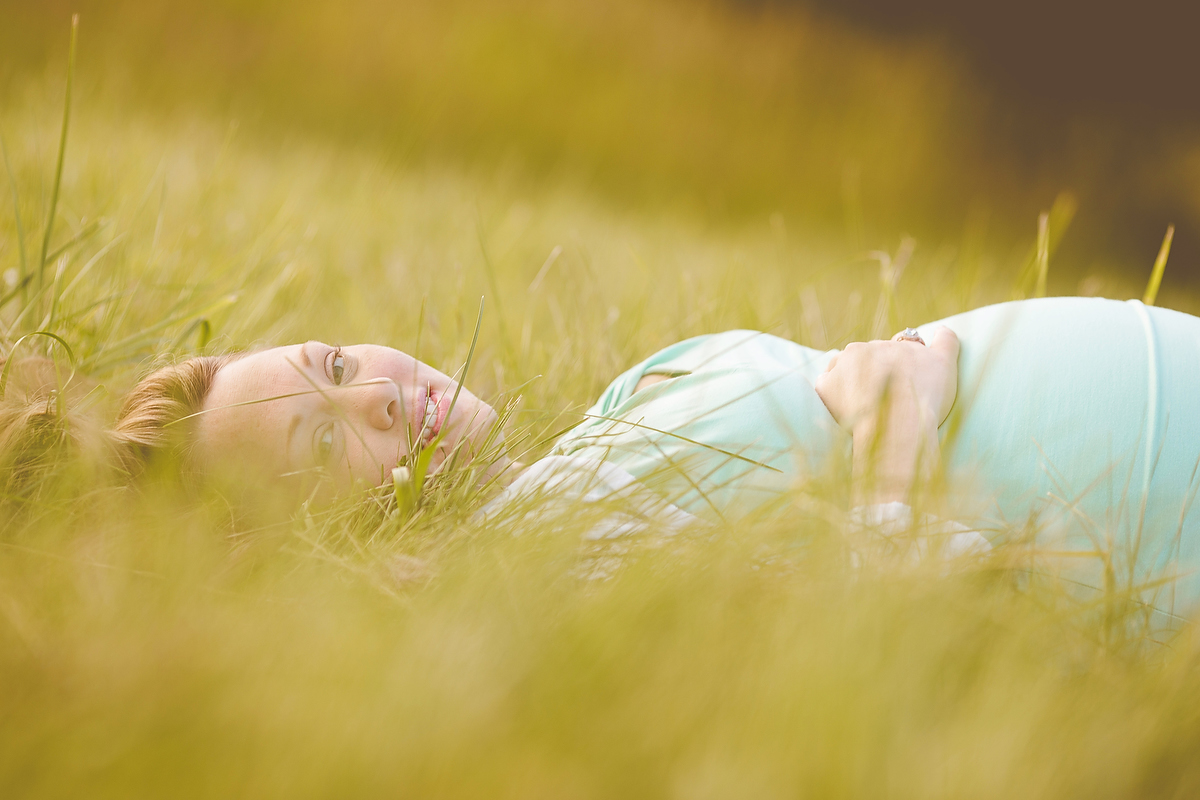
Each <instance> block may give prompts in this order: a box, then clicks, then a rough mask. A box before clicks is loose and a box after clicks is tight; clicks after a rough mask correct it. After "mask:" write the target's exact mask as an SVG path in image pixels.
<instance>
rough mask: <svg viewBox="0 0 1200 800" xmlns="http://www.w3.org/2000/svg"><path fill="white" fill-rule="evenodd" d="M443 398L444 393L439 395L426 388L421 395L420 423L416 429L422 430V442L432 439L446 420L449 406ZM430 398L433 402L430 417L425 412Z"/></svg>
mask: <svg viewBox="0 0 1200 800" xmlns="http://www.w3.org/2000/svg"><path fill="white" fill-rule="evenodd" d="M443 399H445V397H444V395H442V396H439V395H437V394H434V392H433V390H432V389H426V390H425V392H424V395H423V397H422V401H423V402H422V404H421V406H420V409H421V411H420V413H421V425H420V426H419V427H418V430H422V429H423V430H424V436H423V437H422V439H423V441H422V443H423V444H425V443H428V442H429V441H432V440H433V438H434V437H436V436H437V435H438V434H439V433H441V431H442V426H443V425H444V424H445V422H446V412H447V411H449V408H448V407H447V406H446V405H445V404H444V403H443V402H442V400H443ZM430 400H432V401H433V403H434V414H433V416H432V417H429V416H427V414H426V409H427V408H428V406H429V401H430Z"/></svg>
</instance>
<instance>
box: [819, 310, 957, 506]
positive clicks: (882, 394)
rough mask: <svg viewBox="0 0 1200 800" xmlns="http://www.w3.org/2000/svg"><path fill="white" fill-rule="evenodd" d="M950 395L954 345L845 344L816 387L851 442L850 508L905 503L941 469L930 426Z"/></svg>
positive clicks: (938, 341) (941, 336) (947, 337)
mask: <svg viewBox="0 0 1200 800" xmlns="http://www.w3.org/2000/svg"><path fill="white" fill-rule="evenodd" d="M957 388H958V337H957V336H955V334H954V332H953V331H951V330H949V329H948V328H939V329H938V331H937V332H936V333H935V334H934V335H933V337H932V338H931V339H930V342H929V344H928V346H927V345H925V344H923V343H920V342H915V341H874V342H856V343H854V344H850V345H848V346H847V347H846V349H845V350H843V351H842V352H841V353H839V354H838V355H836V356H835V357H834V358H833V359H832V360H831V361H830V362H829V366H828V368H827V370H826V372H825V373H824V374H823V375H821V376H820V377H819V378H818V379H817V381H816V389H817V394H818V395H819V396H820V397H821V400H822V401H823V402H824V403H825V406H826V408H828V409H829V413H830V414H832V415H833V418H834V419H836V420H837V421H838V424H840V425H841V426H842V427H843V428H845V429H846V430H848V431H849V432H850V434H851V436H852V437H853V458H854V489H853V494H854V496H853V498H852V503H853V504H854V505H871V504H875V503H889V502H895V501H899V502H904V503H911V502H912V499H913V497H914V495H915V494H918V493H919V491H920V489H921V488H922V487H923V486H924V485H925V484H926V483H927V482H928V479H929V478H930V477H931V476H932V475H934V474H935V473H936V472H937V470H938V469H939V467H940V466H941V454H940V452H939V449H938V435H937V429H938V426H939V425H940V424H941V423H942V421H943V420H945V419H946V416H947V415H948V414H949V413H950V408H951V406H952V405H953V404H954V396H955V394H956V393H957Z"/></svg>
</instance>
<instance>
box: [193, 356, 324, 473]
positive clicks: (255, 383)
mask: <svg viewBox="0 0 1200 800" xmlns="http://www.w3.org/2000/svg"><path fill="white" fill-rule="evenodd" d="M306 366H307V362H306V361H305V359H304V355H303V350H302V349H301V346H300V345H290V346H288V347H275V348H272V349H270V350H263V351H261V352H258V353H251V354H250V355H248V356H245V357H243V358H240V359H238V360H237V361H233V362H231V363H229V364H226V365H225V366H223V367H221V369H219V370H218V371H217V374H216V376H215V377H214V378H213V385H212V387H211V389H209V392H208V396H207V397H206V398H205V400H204V406H203V408H202V409H201V411H202V412H203V413H202V414H201V415H200V416H199V417H198V418H197V424H196V443H197V450H198V451H199V454H200V456H201V458H202V459H204V460H209V459H213V458H220V457H223V456H230V455H241V454H242V453H244V452H248V453H253V454H255V456H256V457H257V458H259V459H261V458H263V457H268V458H270V459H271V460H277V459H279V460H282V459H284V458H286V454H285V453H284V452H283V449H284V443H285V437H286V435H287V426H288V424H289V421H290V420H291V419H292V418H293V417H294V415H295V414H296V413H297V412H298V411H299V410H300V409H301V408H303V407H304V405H305V403H306V401H308V398H309V395H308V394H307V392H309V391H311V390H312V384H311V383H309V380H308V376H307V372H306ZM296 393H305V394H300V395H298V396H292V397H287V396H281V395H296Z"/></svg>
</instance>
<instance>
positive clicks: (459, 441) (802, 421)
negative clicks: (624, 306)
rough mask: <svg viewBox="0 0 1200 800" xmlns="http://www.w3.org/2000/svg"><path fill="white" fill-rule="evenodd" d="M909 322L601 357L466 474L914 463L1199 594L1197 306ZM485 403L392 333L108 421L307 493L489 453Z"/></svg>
mask: <svg viewBox="0 0 1200 800" xmlns="http://www.w3.org/2000/svg"><path fill="white" fill-rule="evenodd" d="M941 328H945V330H940V329H941ZM908 333H910V335H909V336H908V337H906V338H907V339H908V340H905V341H890V342H871V343H866V344H855V345H851V346H849V347H847V348H846V349H845V350H844V351H842V352H841V353H839V352H838V351H829V352H820V351H815V350H812V349H809V348H806V347H802V346H800V345H797V344H795V343H792V342H790V341H785V340H782V339H779V338H776V337H773V336H769V335H766V334H761V333H755V332H749V331H731V332H727V333H721V334H715V335H710V336H701V337H698V338H695V339H690V340H687V341H684V342H681V343H679V344H676V345H673V346H671V347H668V348H666V349H665V350H663V351H661V352H659V353H656V354H654V355H652V356H651V357H650V358H648V359H646V360H645V361H643V362H642V363H640V364H638V365H636V366H634V367H633V368H632V369H630V370H629V371H627V372H626V373H624V374H623V375H621V376H619V377H618V378H617V379H616V380H615V381H614V382H613V383H612V384H611V385H610V386H609V387H608V389H607V390H605V392H604V393H603V394H602V395H601V397H600V399H599V401H598V402H597V403H596V404H595V406H593V408H592V409H591V410H590V411H589V412H588V413H587V414H586V415H584V417H583V419H582V421H581V422H580V423H579V424H578V425H576V426H575V427H574V428H572V429H571V430H569V431H568V432H567V433H565V435H563V436H561V438H559V440H558V441H557V443H556V444H555V445H554V447H553V449H552V451H551V453H550V454H549V455H548V456H547V457H545V458H543V459H540V460H539V461H536V462H534V463H533V464H531V465H529V466H528V467H525V468H522V467H520V466H519V465H514V464H510V463H508V462H507V460H506V459H505V458H504V457H503V456H502V455H500V456H498V457H497V456H492V457H491V458H492V463H491V465H490V467H489V470H488V473H487V475H488V476H489V477H490V478H495V479H498V481H499V482H502V483H506V484H509V485H508V487H507V488H506V489H505V490H504V491H503V492H502V493H501V495H500V497H499V498H498V499H496V500H493V501H492V502H491V503H490V504H489V506H488V513H497V512H498V511H500V510H503V509H504V508H505V507H509V506H515V505H516V504H517V501H518V500H521V499H524V500H526V501H528V500H530V499H531V498H533V499H535V500H536V499H542V500H545V501H547V502H549V500H550V499H551V496H558V497H560V498H561V496H563V495H569V496H571V497H573V498H575V499H578V500H596V499H599V498H609V499H611V498H613V497H618V496H625V497H626V499H627V500H629V502H630V503H631V504H632V505H633V506H634V511H633V512H632V513H631V515H629V516H628V517H627V518H626V522H628V521H629V520H644V519H645V518H646V517H647V516H653V517H656V518H657V519H658V520H660V521H662V522H663V524H668V525H672V526H680V525H687V524H691V523H693V522H696V521H697V520H708V521H718V520H727V519H731V518H739V517H743V516H746V515H748V514H751V513H757V512H761V511H763V510H764V509H767V508H770V507H772V506H773V505H774V506H778V505H785V504H786V503H787V502H790V498H794V497H795V496H796V492H797V490H798V489H803V487H805V486H810V487H811V486H813V485H814V484H815V483H817V482H819V481H820V480H822V479H823V476H827V475H829V474H831V469H832V468H833V467H836V465H838V464H852V465H853V471H854V473H855V488H854V490H853V491H854V499H853V502H852V505H859V506H871V505H873V504H874V505H875V510H874V511H872V512H871V513H872V514H875V515H876V516H879V513H878V512H879V508H885V509H886V508H890V509H891V511H889V512H888V513H892V512H895V510H896V509H897V508H900V507H899V505H898V502H901V501H902V502H908V501H909V500H910V499H911V498H913V497H914V496H919V495H920V494H921V493H922V491H923V489H922V487H924V486H925V485H926V484H927V483H928V481H929V480H930V479H932V478H935V477H936V478H937V479H938V487H939V492H938V496H939V497H940V498H941V500H940V502H941V506H940V508H939V510H940V513H942V514H945V515H949V516H951V517H952V518H954V519H959V520H967V521H970V522H971V524H972V525H973V526H974V527H975V528H976V529H977V530H979V531H981V532H983V534H984V535H986V537H987V538H988V539H989V540H991V541H992V542H993V543H997V542H1004V541H1009V540H1011V539H1012V538H1013V537H1014V535H1018V534H1020V535H1033V534H1034V533H1036V539H1037V544H1038V546H1039V549H1040V550H1041V551H1042V552H1043V553H1045V554H1050V555H1054V556H1060V557H1062V558H1064V559H1067V560H1069V561H1071V562H1073V563H1076V564H1077V565H1078V567H1079V568H1078V569H1076V570H1075V571H1074V572H1073V575H1075V576H1077V578H1078V579H1079V580H1082V581H1083V582H1084V583H1087V584H1089V585H1091V586H1093V587H1098V588H1105V589H1108V590H1109V591H1110V593H1111V592H1112V591H1114V590H1123V591H1127V592H1129V593H1130V595H1131V596H1136V597H1139V598H1141V599H1144V600H1148V601H1152V602H1153V603H1154V604H1155V605H1156V606H1157V607H1158V608H1159V609H1166V610H1167V611H1170V610H1172V609H1175V608H1181V609H1187V608H1191V607H1192V606H1193V605H1194V604H1195V602H1196V601H1197V600H1198V599H1200V579H1197V578H1196V577H1195V576H1192V575H1191V574H1190V570H1192V569H1193V568H1194V566H1195V565H1196V564H1197V563H1200V515H1198V514H1196V513H1193V512H1192V508H1191V502H1192V499H1193V497H1194V495H1195V492H1196V488H1197V466H1198V465H1200V370H1198V368H1200V319H1198V318H1196V317H1192V316H1190V315H1187V314H1182V313H1178V312H1174V311H1169V310H1164V309H1158V308H1153V307H1146V306H1144V305H1142V304H1141V303H1138V302H1137V301H1130V302H1128V303H1122V302H1117V301H1111V300H1103V299H1085V298H1051V299H1042V300H1027V301H1019V302H1013V303H1005V304H1000V305H996V306H989V307H986V308H981V309H977V310H975V311H970V312H967V313H964V314H960V315H957V316H954V317H950V318H948V319H945V320H942V321H941V322H937V323H932V324H931V325H928V326H923V327H922V328H921V329H920V330H919V331H915V332H913V331H910V332H908ZM922 337H923V338H922ZM925 341H928V345H926V344H925ZM960 342H961V355H960V354H959V343H960ZM956 395H957V397H956ZM496 419H497V417H496V414H495V412H494V411H493V410H492V409H491V408H490V407H489V406H488V405H487V404H485V403H483V402H482V401H480V400H479V399H478V398H476V397H475V396H474V395H472V394H471V393H470V392H468V391H467V390H465V389H462V388H461V387H460V386H458V385H457V384H456V383H455V382H454V381H453V380H452V379H451V378H450V377H448V376H447V375H445V374H443V373H441V372H439V371H437V370H435V369H433V368H431V367H429V366H427V365H425V364H421V363H419V362H417V361H415V360H413V359H412V358H410V357H408V356H406V355H404V354H403V353H400V352H398V351H395V350H392V349H390V348H386V347H379V346H375V345H358V346H353V347H334V346H330V345H326V344H321V343H317V342H309V343H306V344H303V345H291V346H287V347H279V348H274V349H271V350H265V351H261V352H256V353H250V354H238V355H230V356H219V357H202V358H195V359H191V360H189V361H185V362H182V363H180V364H178V365H175V366H171V367H168V368H166V369H163V370H160V371H158V372H156V373H154V374H152V375H150V376H149V377H147V378H146V379H145V380H144V381H143V382H142V383H141V384H140V385H139V386H138V387H137V388H135V390H134V391H133V392H132V393H131V395H130V396H129V398H128V400H127V402H126V404H125V407H124V410H123V411H122V414H121V417H120V420H119V422H118V425H117V428H116V435H117V437H118V439H119V440H120V441H122V442H124V443H126V445H128V446H129V447H130V448H132V452H135V453H136V454H137V455H136V457H137V458H138V459H140V460H142V461H144V462H145V461H149V462H153V461H154V460H155V459H156V458H157V457H158V456H159V455H161V454H163V453H166V452H176V453H177V454H179V455H180V456H181V457H183V458H184V460H185V462H186V463H187V464H188V465H189V467H190V468H191V469H194V470H197V471H200V472H213V471H222V472H224V473H226V474H236V475H238V476H239V477H238V479H239V481H245V482H250V483H261V482H262V477H263V476H267V475H280V476H285V477H284V480H288V481H292V482H295V483H297V484H298V485H304V486H305V490H306V491H307V490H309V489H311V484H306V482H305V480H306V478H310V477H312V476H323V478H324V479H325V480H326V481H327V483H328V484H330V485H332V486H335V487H337V488H339V489H343V490H345V489H349V488H350V487H352V486H353V485H355V484H366V485H368V486H379V485H381V484H390V483H391V481H392V479H393V474H394V470H396V469H397V468H399V470H398V471H397V472H396V473H395V474H398V475H405V474H408V473H405V471H404V470H405V467H406V466H408V465H411V463H412V462H413V461H414V459H415V458H416V457H417V455H418V454H419V453H422V452H424V453H427V454H429V455H431V457H432V463H431V464H429V467H430V468H431V470H433V471H436V470H437V469H439V468H441V467H443V466H444V464H445V462H446V459H447V458H451V457H452V458H453V459H455V460H457V461H458V462H460V463H461V462H462V461H464V460H466V459H469V458H471V457H472V456H475V455H478V454H479V453H481V452H483V451H485V450H489V448H490V447H491V445H492V444H493V443H494V442H495V441H497V439H498V436H497V431H495V430H494V428H495V423H496ZM428 448H432V450H430V449H428ZM833 472H836V470H835V469H834V470H833ZM843 474H844V473H843ZM247 476H249V477H247ZM886 503H896V505H893V506H879V505H878V504H886ZM623 525H624V523H622V524H620V525H615V526H613V527H611V528H610V529H609V531H608V532H610V533H612V532H619V531H620V530H623V529H624V528H623V527H622V526H623ZM968 544H969V543H968ZM1177 573H1179V574H1182V575H1183V576H1184V577H1182V578H1180V579H1178V580H1173V578H1174V577H1175V576H1176V574H1177ZM1110 596H1111V594H1110Z"/></svg>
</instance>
